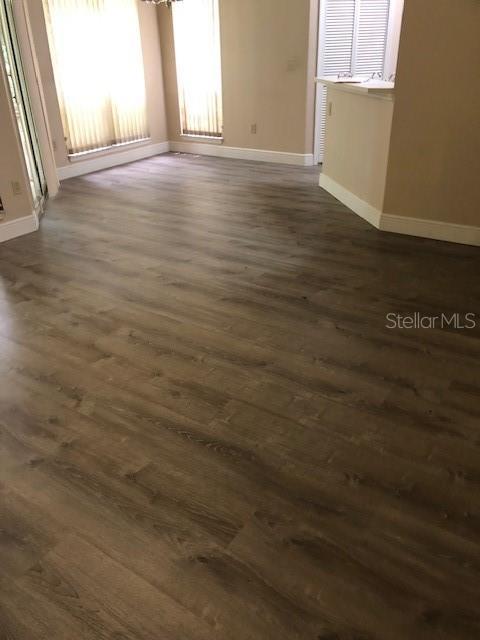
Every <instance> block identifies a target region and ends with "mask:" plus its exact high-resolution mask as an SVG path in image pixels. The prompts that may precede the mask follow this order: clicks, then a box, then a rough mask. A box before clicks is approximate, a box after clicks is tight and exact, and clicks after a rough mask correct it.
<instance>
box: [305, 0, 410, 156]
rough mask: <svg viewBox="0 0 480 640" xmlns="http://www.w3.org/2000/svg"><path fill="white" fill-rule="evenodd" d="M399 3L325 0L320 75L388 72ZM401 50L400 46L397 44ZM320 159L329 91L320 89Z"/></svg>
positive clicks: (319, 65) (376, 0) (321, 8)
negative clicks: (390, 45) (391, 42)
mask: <svg viewBox="0 0 480 640" xmlns="http://www.w3.org/2000/svg"><path fill="white" fill-rule="evenodd" d="M397 3H399V0H322V1H321V3H320V29H319V60H318V75H319V76H327V75H337V74H338V73H345V72H351V73H352V74H358V75H365V76H370V75H372V74H374V73H381V74H383V73H384V72H386V73H387V75H389V73H390V69H387V68H386V54H387V49H388V46H387V45H388V40H389V36H390V33H391V31H392V16H393V15H394V14H395V15H396V12H394V10H393V8H394V6H395V5H396V4H397ZM397 48H398V45H397ZM318 99H319V102H320V118H319V125H318V126H319V131H317V138H318V140H317V143H318V147H319V148H318V154H319V160H320V161H322V160H323V150H324V141H325V122H326V109H327V91H326V88H325V87H323V86H321V85H320V86H319V95H318Z"/></svg>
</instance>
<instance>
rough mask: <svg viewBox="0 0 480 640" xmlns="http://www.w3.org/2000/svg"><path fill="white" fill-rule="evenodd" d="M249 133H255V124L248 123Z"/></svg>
mask: <svg viewBox="0 0 480 640" xmlns="http://www.w3.org/2000/svg"><path fill="white" fill-rule="evenodd" d="M250 133H257V124H256V123H255V124H251V125H250Z"/></svg>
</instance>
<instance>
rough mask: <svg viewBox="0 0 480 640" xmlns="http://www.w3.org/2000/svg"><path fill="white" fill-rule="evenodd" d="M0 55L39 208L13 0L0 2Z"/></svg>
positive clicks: (38, 176) (38, 164)
mask: <svg viewBox="0 0 480 640" xmlns="http://www.w3.org/2000/svg"><path fill="white" fill-rule="evenodd" d="M0 49H1V52H0V55H1V59H2V60H1V61H2V64H3V66H4V68H5V72H6V75H7V78H8V84H9V88H10V94H11V97H12V103H13V109H14V112H15V117H16V121H17V127H18V132H19V134H20V139H21V143H22V149H23V154H24V156H25V164H26V166H27V172H28V178H29V181H30V187H31V189H32V195H33V200H34V202H35V205H36V206H40V205H41V203H42V200H43V197H44V196H45V195H46V191H47V188H46V181H45V175H44V172H43V167H42V159H41V156H40V148H39V145H38V139H37V133H36V130H35V123H34V120H33V115H32V109H31V105H30V99H29V96H28V89H27V84H26V81H25V75H24V72H23V67H22V61H21V57H20V49H19V45H18V39H17V34H16V31H15V22H14V18H13V7H12V0H0Z"/></svg>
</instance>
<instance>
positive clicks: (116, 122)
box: [43, 0, 149, 155]
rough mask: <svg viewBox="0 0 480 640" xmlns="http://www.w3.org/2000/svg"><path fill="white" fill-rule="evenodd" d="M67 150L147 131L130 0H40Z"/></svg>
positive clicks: (137, 36) (94, 146) (137, 37)
mask: <svg viewBox="0 0 480 640" xmlns="http://www.w3.org/2000/svg"><path fill="white" fill-rule="evenodd" d="M43 1H44V10H45V18H46V24H47V31H48V37H49V44H50V52H51V57H52V63H53V69H54V75H55V84H56V87H57V94H58V101H59V105H60V112H61V117H62V123H63V129H64V133H65V140H66V143H67V149H68V153H69V155H76V154H80V153H85V152H88V151H95V150H99V149H105V148H108V147H111V146H113V145H120V144H125V143H128V142H133V141H138V140H142V139H145V138H147V137H148V135H149V133H148V126H147V115H146V102H145V76H144V70H143V57H142V47H141V40H140V28H139V23H138V13H137V4H136V0H43Z"/></svg>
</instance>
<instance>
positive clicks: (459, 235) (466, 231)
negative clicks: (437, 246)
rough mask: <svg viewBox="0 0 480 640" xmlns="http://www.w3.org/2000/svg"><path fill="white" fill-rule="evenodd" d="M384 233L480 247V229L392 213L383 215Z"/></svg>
mask: <svg viewBox="0 0 480 640" xmlns="http://www.w3.org/2000/svg"><path fill="white" fill-rule="evenodd" d="M379 228H380V229H381V230H382V231H390V232H391V233H402V234H404V235H407V236H418V237H420V238H431V239H432V240H443V241H445V242H456V243H458V244H468V245H472V246H475V247H480V227H472V226H469V225H466V224H454V223H452V222H441V221H439V220H426V219H425V218H408V217H406V216H396V215H392V214H390V213H382V217H381V219H380V227H379Z"/></svg>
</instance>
